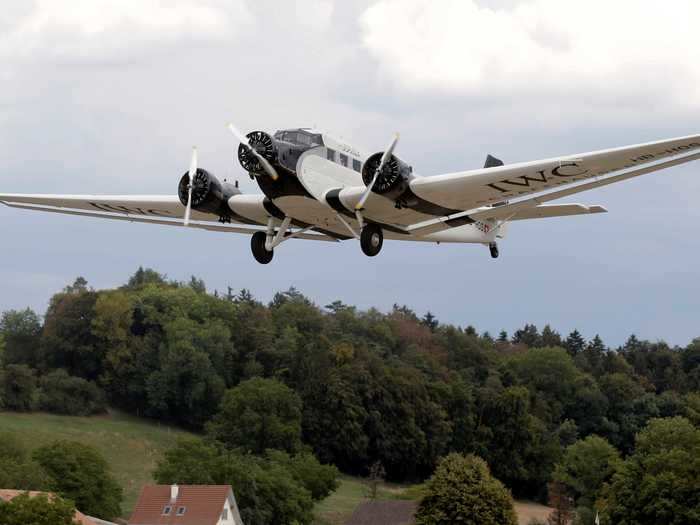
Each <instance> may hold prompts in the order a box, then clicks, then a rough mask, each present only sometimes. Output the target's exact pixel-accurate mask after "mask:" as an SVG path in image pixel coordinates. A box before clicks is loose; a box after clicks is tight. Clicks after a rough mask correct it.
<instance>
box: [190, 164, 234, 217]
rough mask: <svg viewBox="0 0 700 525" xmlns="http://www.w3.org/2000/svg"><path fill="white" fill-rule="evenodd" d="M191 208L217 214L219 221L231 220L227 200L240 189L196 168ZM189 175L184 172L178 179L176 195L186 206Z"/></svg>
mask: <svg viewBox="0 0 700 525" xmlns="http://www.w3.org/2000/svg"><path fill="white" fill-rule="evenodd" d="M193 179H194V183H193V184H192V202H191V205H192V209H194V210H197V211H201V212H204V213H212V214H214V215H218V216H219V220H220V221H221V222H231V209H230V208H229V206H228V200H229V199H230V198H231V197H232V196H233V195H238V194H240V193H241V190H239V189H238V187H236V186H235V185H233V184H231V183H229V182H221V181H219V179H217V178H216V177H215V176H214V175H213V174H211V173H209V172H208V171H206V170H203V169H201V168H198V169H197V170H196V173H195V175H194V177H193ZM189 185H190V175H189V173H185V174H184V175H183V176H182V178H181V179H180V184H179V185H178V188H177V195H178V197H179V199H180V202H181V203H182V205H183V206H187V199H188V194H189Z"/></svg>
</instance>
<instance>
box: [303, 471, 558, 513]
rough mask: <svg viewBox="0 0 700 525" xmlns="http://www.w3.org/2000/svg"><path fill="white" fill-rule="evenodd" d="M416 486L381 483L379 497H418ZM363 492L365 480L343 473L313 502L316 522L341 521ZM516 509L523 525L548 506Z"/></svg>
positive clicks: (523, 504) (526, 505)
mask: <svg viewBox="0 0 700 525" xmlns="http://www.w3.org/2000/svg"><path fill="white" fill-rule="evenodd" d="M417 488H418V487H417V486H414V487H413V488H410V487H408V486H402V485H394V484H384V485H382V486H381V487H380V489H379V492H378V499H414V498H415V499H417V498H419V497H420V491H419V490H416V489H417ZM365 494H366V489H365V484H364V482H363V480H362V479H361V478H353V477H349V476H343V477H342V478H341V480H340V486H339V487H338V490H336V491H335V492H334V493H333V494H331V495H330V496H328V497H327V498H326V499H325V500H323V501H321V502H319V503H318V504H317V505H316V508H315V509H314V514H315V516H316V525H342V524H343V523H345V522H346V521H347V519H348V518H349V517H350V515H351V514H352V512H353V511H354V510H355V508H356V507H357V506H358V505H359V504H360V503H362V501H364V499H365ZM515 511H516V513H517V514H518V521H519V522H520V525H526V524H527V523H528V522H529V521H530V520H531V519H532V518H537V519H539V520H541V521H545V520H546V519H547V516H548V515H549V512H550V511H551V509H549V508H548V507H544V506H542V505H539V504H537V503H530V502H521V501H517V502H516V503H515Z"/></svg>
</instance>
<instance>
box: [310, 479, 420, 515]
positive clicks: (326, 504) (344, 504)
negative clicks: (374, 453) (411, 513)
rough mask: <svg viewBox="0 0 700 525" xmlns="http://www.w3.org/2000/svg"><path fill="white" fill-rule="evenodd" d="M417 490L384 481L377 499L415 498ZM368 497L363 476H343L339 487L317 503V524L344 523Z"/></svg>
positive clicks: (315, 510)
mask: <svg viewBox="0 0 700 525" xmlns="http://www.w3.org/2000/svg"><path fill="white" fill-rule="evenodd" d="M414 496H415V490H411V489H410V488H409V487H408V486H406V485H397V484H393V483H382V484H381V485H380V487H379V490H378V491H377V499H380V500H383V499H414ZM366 498H367V485H366V483H365V481H364V480H363V479H362V478H354V477H350V476H341V478H340V485H339V487H338V489H337V490H336V491H335V492H334V493H333V494H331V495H330V496H328V497H327V498H326V499H324V500H323V501H321V502H319V503H318V504H316V507H315V508H314V515H315V516H316V524H317V525H342V524H343V523H345V521H346V520H347V519H348V518H349V517H350V515H351V514H352V513H353V511H354V510H355V508H356V507H357V506H358V505H359V504H360V503H362V502H363V501H364V500H365V499H366Z"/></svg>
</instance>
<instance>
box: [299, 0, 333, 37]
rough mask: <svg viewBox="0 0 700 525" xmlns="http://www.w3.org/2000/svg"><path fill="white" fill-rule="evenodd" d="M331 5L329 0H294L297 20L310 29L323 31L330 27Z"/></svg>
mask: <svg viewBox="0 0 700 525" xmlns="http://www.w3.org/2000/svg"><path fill="white" fill-rule="evenodd" d="M333 7H334V6H333V2H332V1H330V0H296V15H297V21H298V22H299V25H300V26H302V27H304V28H308V29H311V30H312V31H325V30H326V29H328V28H329V27H330V24H331V18H332V17H333Z"/></svg>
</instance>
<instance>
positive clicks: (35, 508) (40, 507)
mask: <svg viewBox="0 0 700 525" xmlns="http://www.w3.org/2000/svg"><path fill="white" fill-rule="evenodd" d="M74 516H75V507H74V506H73V504H72V503H71V502H70V501H65V500H63V499H61V498H59V497H57V496H52V497H51V498H50V499H49V497H48V496H47V495H46V494H40V495H37V496H30V495H29V494H20V495H19V496H16V497H15V498H13V499H12V500H10V501H9V502H4V501H3V500H0V523H2V525H79V524H78V522H77V521H75V519H74Z"/></svg>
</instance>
